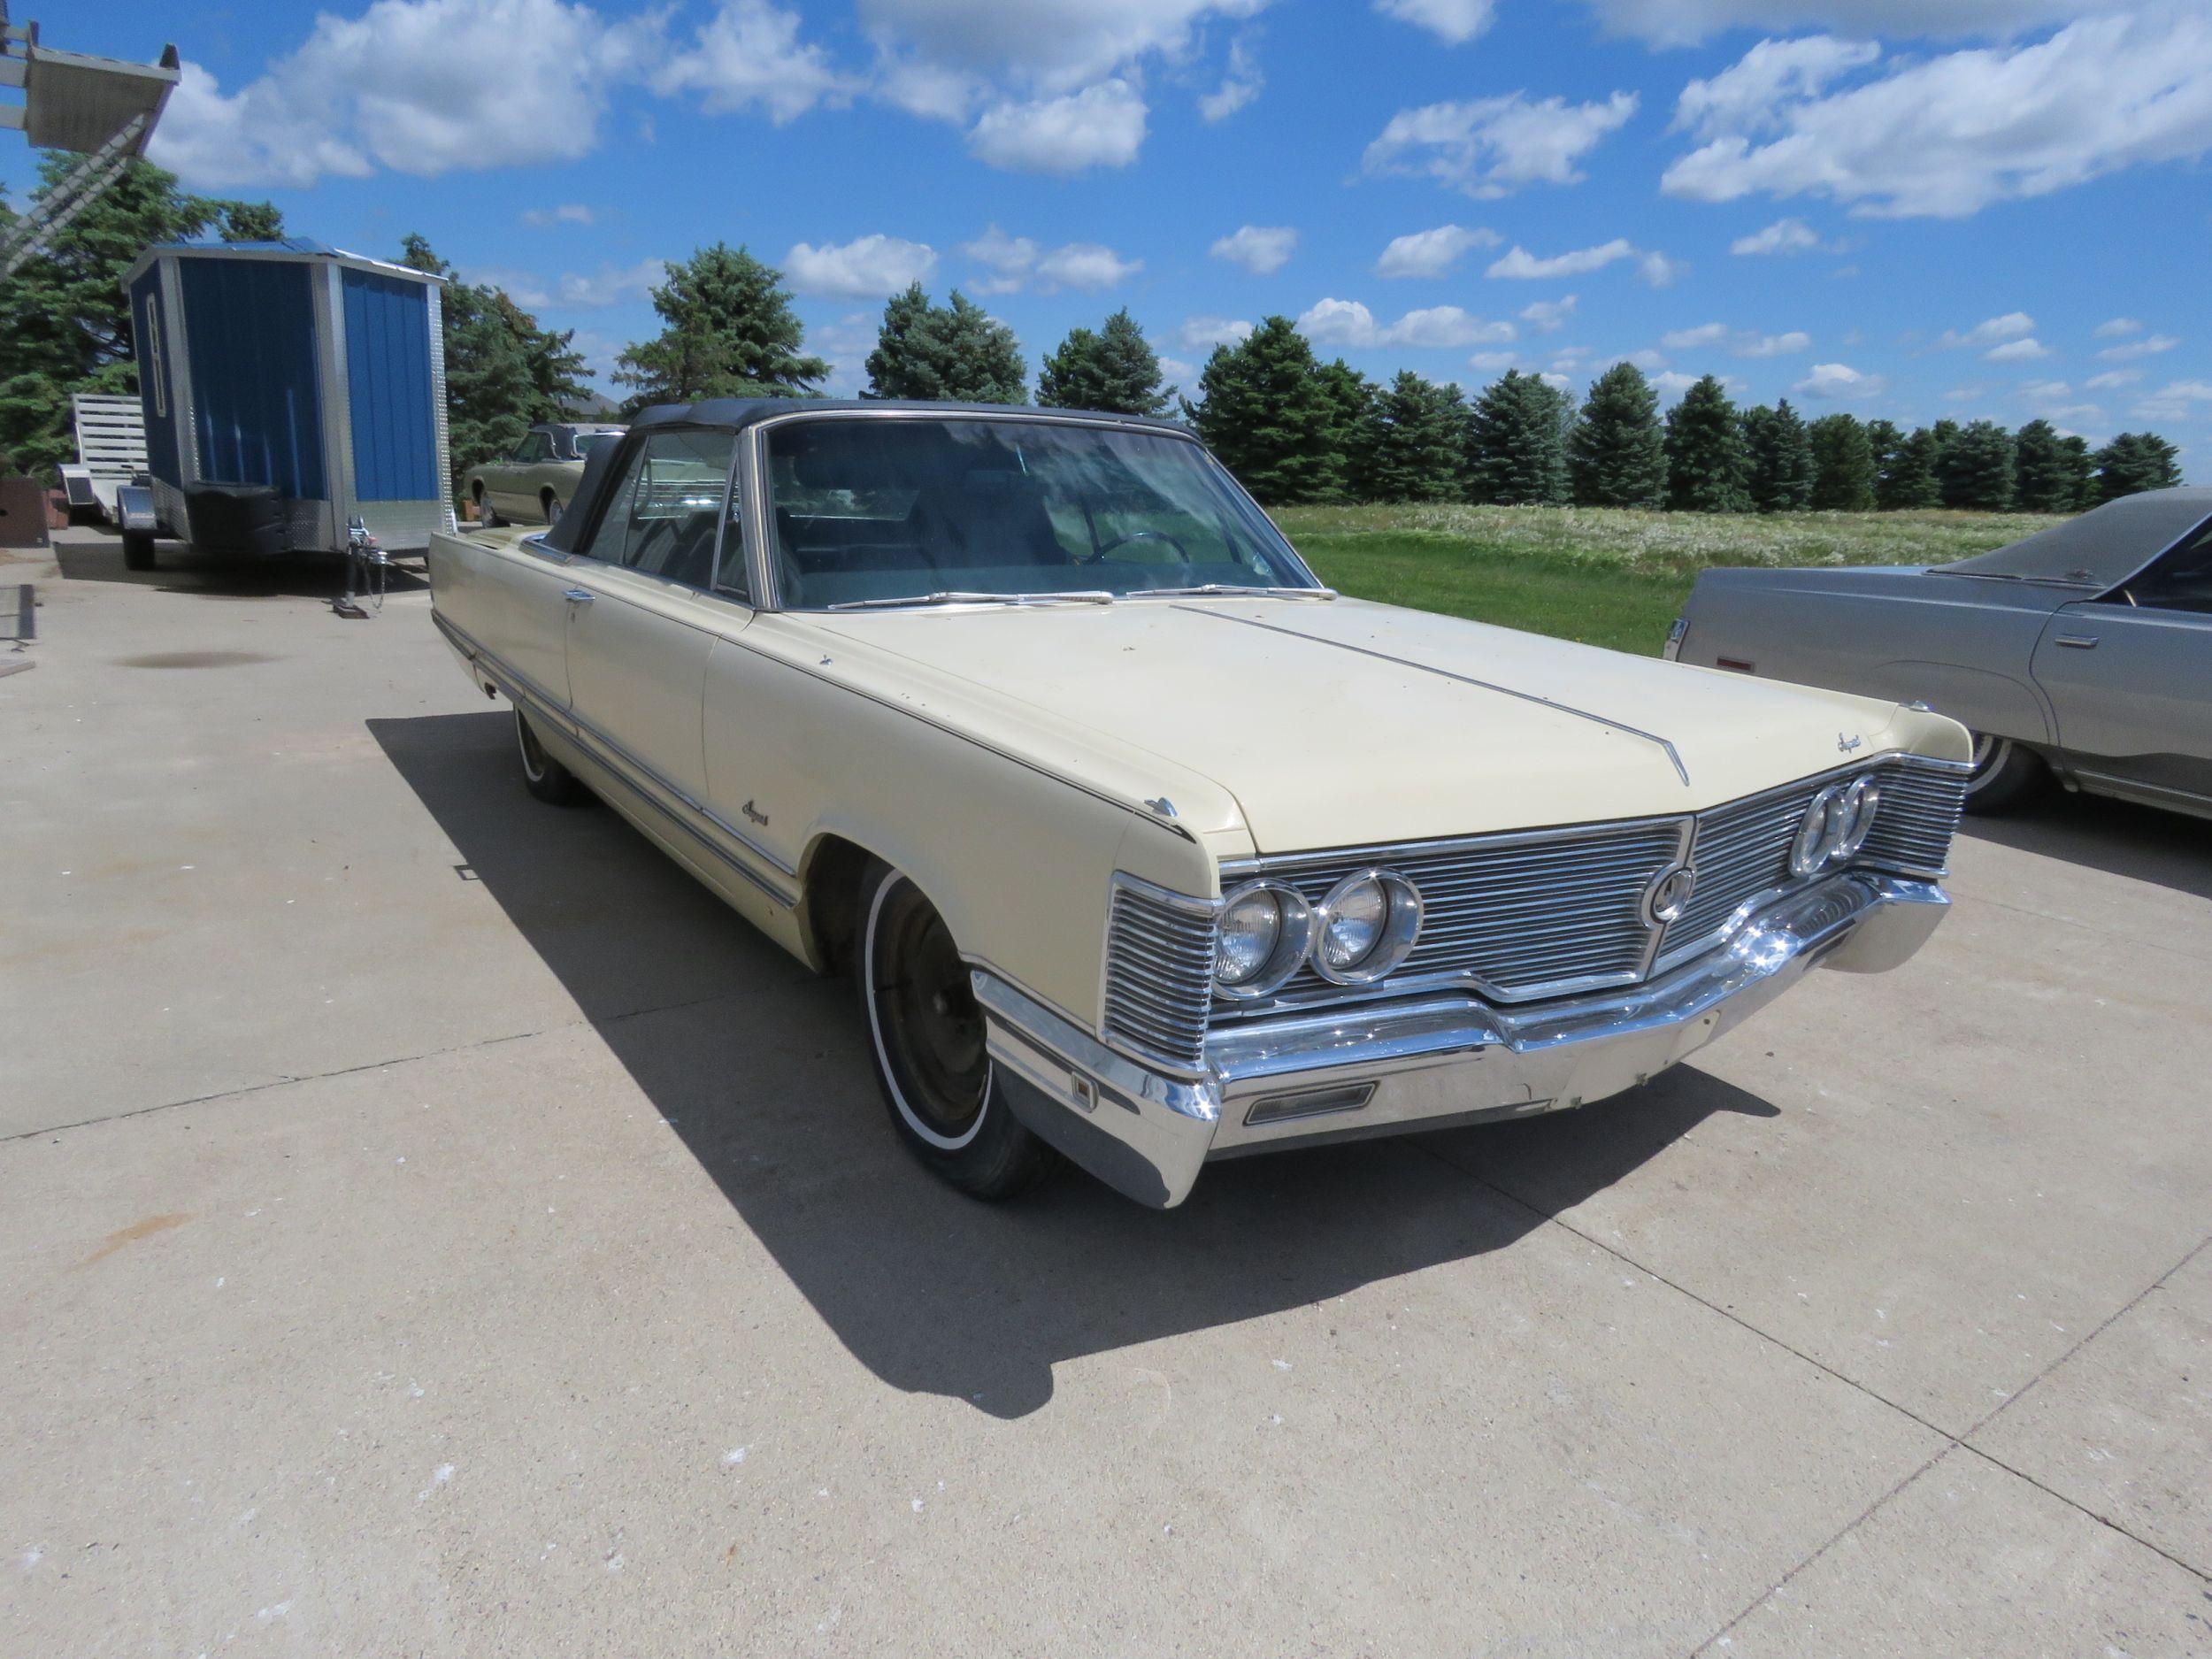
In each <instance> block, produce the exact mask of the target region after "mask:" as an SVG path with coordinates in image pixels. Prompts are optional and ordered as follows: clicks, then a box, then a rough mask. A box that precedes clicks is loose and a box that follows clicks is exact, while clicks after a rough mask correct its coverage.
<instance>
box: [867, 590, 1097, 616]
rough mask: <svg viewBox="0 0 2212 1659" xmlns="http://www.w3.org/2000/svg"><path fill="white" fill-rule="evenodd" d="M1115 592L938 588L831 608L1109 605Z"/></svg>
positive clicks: (888, 609)
mask: <svg viewBox="0 0 2212 1659" xmlns="http://www.w3.org/2000/svg"><path fill="white" fill-rule="evenodd" d="M1112 603H1114V595H1111V594H1110V593H1108V592H1107V591H1106V590H1105V589H1104V588H1071V589H1070V590H1069V591H1068V592H1066V593H1043V594H979V593H966V592H963V591H961V590H959V589H956V588H941V589H939V590H938V591H937V592H935V593H933V594H903V595H894V596H890V597H886V598H882V599H841V600H839V601H838V602H837V603H835V604H833V605H831V606H828V607H827V609H829V610H832V611H895V610H897V609H899V608H901V607H902V606H906V605H1110V604H1112Z"/></svg>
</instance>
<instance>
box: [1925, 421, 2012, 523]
mask: <svg viewBox="0 0 2212 1659" xmlns="http://www.w3.org/2000/svg"><path fill="white" fill-rule="evenodd" d="M1937 478H1938V481H1939V482H1940V483H1941V485H1942V487H1943V504H1944V505H1945V506H1947V507H1952V508H1956V509H1958V510H1959V511H1964V512H2003V511H2006V510H2007V509H2008V508H2009V507H2010V506H2011V505H2012V434H2010V433H2008V432H2007V431H2006V430H2005V429H2004V428H2003V427H2002V426H1998V425H1996V424H1995V423H1994V422H1993V421H1987V420H1975V421H1970V422H1968V423H1967V425H1966V426H1965V427H1964V428H1963V429H1962V430H1961V432H1960V433H1959V434H1958V436H1957V437H1956V438H1955V439H1954V440H1953V441H1952V442H1951V443H1950V445H1949V446H1948V447H1947V449H1945V450H1944V451H1943V459H1942V461H1941V463H1940V464H1939V469H1938V472H1937Z"/></svg>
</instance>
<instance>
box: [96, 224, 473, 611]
mask: <svg viewBox="0 0 2212 1659" xmlns="http://www.w3.org/2000/svg"><path fill="white" fill-rule="evenodd" d="M441 282H442V279H440V278H438V277H434V276H430V275H427V274H426V273H423V272H420V271H413V270H410V269H409V268H408V267H406V266H404V265H389V264H387V263H386V262H384V261H383V260H380V259H370V258H365V257H362V256H360V255H358V254H350V253H344V252H341V251H340V250H337V249H335V248H330V247H326V246H324V245H323V244H322V243H320V242H306V241H286V242H234V243H224V244H217V245H208V246H199V245H196V244H191V243H180V244H175V245H170V246H165V247H157V248H153V249H150V250H148V251H147V252H146V253H145V254H144V255H143V256H142V257H141V258H140V259H139V260H138V262H137V263H136V264H135V265H133V266H132V267H131V268H130V270H129V272H128V273H127V274H126V275H125V277H124V279H123V283H124V288H125V289H126V291H127V293H128V295H129V297H130V305H131V323H132V330H133V334H134V340H135V344H136V349H137V354H138V386H139V398H140V402H141V403H142V407H143V410H144V415H145V428H146V457H147V460H146V479H147V488H146V491H145V494H144V495H141V494H140V492H138V491H136V490H131V491H127V492H126V498H125V502H124V508H125V511H124V513H123V515H122V520H123V559H124V563H125V564H126V565H129V566H130V567H131V568H132V569H134V570H146V569H150V568H151V567H152V565H153V560H154V539H155V536H156V534H167V535H170V536H173V537H174V538H176V539H177V540H178V541H185V542H188V543H190V544H191V545H192V546H193V547H195V548H196V549H200V550H202V551H205V552H219V553H226V554H233V555H242V556H247V557H281V556H283V555H286V554H291V553H302V552H343V551H345V550H346V549H347V548H348V545H349V531H350V530H351V528H352V527H353V526H356V524H358V526H359V527H360V528H361V529H362V530H365V533H366V534H367V535H368V536H369V537H370V538H373V541H374V542H375V544H376V545H377V546H379V547H380V548H382V549H384V550H385V551H386V552H388V553H420V552H424V551H426V549H428V547H429V545H430V537H431V534H432V532H434V531H436V530H442V529H449V528H450V527H451V526H452V524H453V508H452V501H451V495H450V491H451V487H452V476H453V473H452V468H451V465H449V458H448V452H447V442H446V406H445V349H444V343H443V332H442V326H441V305H440V293H439V289H440V286H441Z"/></svg>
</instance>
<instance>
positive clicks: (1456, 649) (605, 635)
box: [430, 402, 1968, 1206]
mask: <svg viewBox="0 0 2212 1659" xmlns="http://www.w3.org/2000/svg"><path fill="white" fill-rule="evenodd" d="M430 578H431V584H432V588H433V591H434V596H435V603H436V611H437V620H438V626H440V627H441V628H442V629H443V630H444V632H445V634H446V637H447V639H448V640H449V641H450V642H451V643H452V645H453V648H454V649H455V650H456V651H457V652H458V653H459V655H460V657H461V659H462V661H463V663H464V664H465V665H466V668H467V671H468V672H469V674H470V675H471V677H472V679H473V680H475V681H476V683H477V684H478V685H479V686H480V687H482V689H483V690H484V691H485V692H486V693H487V694H492V693H503V694H505V695H507V696H508V697H509V698H511V700H512V701H513V703H514V704H515V726H516V735H517V738H518V747H519V749H520V757H521V763H522V771H523V775H524V777H525V778H526V780H527V781H528V784H529V787H530V789H531V790H532V792H533V793H534V794H536V795H539V796H541V798H543V799H546V800H549V801H556V802H565V801H572V800H576V799H579V798H581V796H582V795H583V794H584V792H585V790H586V789H587V788H588V790H589V791H590V792H591V793H592V794H594V795H598V796H600V797H602V798H603V799H604V800H605V801H606V802H607V803H609V804H611V805H612V806H613V807H614V808H615V809H616V810H618V811H620V812H622V813H623V814H624V815H625V816H626V817H627V818H630V819H631V820H632V821H633V822H634V823H635V824H636V825H637V826H638V828H639V829H641V830H642V831H643V832H644V833H646V834H647V835H648V836H649V837H651V838H652V840H653V841H656V842H657V843H658V844H659V845H660V846H661V847H662V848H663V849H664V850H665V851H666V852H667V853H668V854H669V855H670V856H672V857H673V858H675V859H676V860H677V861H678V862H679V863H680V864H683V865H684V866H685V867H686V868H687V869H688V870H689V871H691V872H692V873H693V874H695V876H697V877H698V878H699V879H700V880H701V881H703V882H704V883H705V884H706V885H707V887H710V888H711V889H712V890H713V891H714V892H715V893H717V894H718V895H720V896H721V897H722V898H724V899H726V901H728V902H729V903H730V904H731V905H733V907H734V908H735V909H737V910H739V911H740V912H741V913H742V914H743V915H744V916H745V917H747V918H749V919H750V920H751V921H752V922H753V923H755V924H756V925H757V926H759V927H761V928H762V929H764V931H765V932H766V933H768V934H769V935H770V936H771V937H772V938H773V939H774V940H776V941H778V942H779V943H780V944H781V945H783V946H784V947H785V949H788V950H789V951H791V952H792V953H793V954H794V955H795V956H799V957H800V958H801V959H803V961H805V962H806V963H808V964H810V965H812V966H814V967H816V968H818V969H824V970H829V969H838V968H845V969H849V970H850V972H852V974H853V976H854V979H855V980H856V984H857V986H858V988H859V994H860V995H859V1000H860V1003H861V1008H862V1012H863V1017H864V1022H865V1025H866V1028H867V1033H868V1040H869V1042H870V1045H871V1048H872V1052H873V1054H874V1057H875V1062H876V1070H877V1074H878V1076H879V1079H880V1081H881V1084H882V1088H883V1094H884V1097H885V1100H886V1102H887V1105H888V1107H889V1109H890V1116H891V1121H892V1123H893V1125H895V1128H896V1130H897V1132H898V1133H899V1134H900V1135H902V1137H903V1138H904V1140H905V1141H906V1142H907V1144H908V1145H909V1146H910V1148H912V1149H913V1150H914V1152H915V1153H916V1154H917V1155H918V1156H919V1157H920V1158H921V1159H922V1161H923V1162H924V1163H925V1164H928V1165H929V1166H930V1167H931V1168H933V1169H934V1170H935V1171H938V1172H939V1173H940V1174H941V1175H942V1176H944V1177H945V1178H946V1179H949V1180H950V1181H951V1182H953V1183H954V1184H955V1185H956V1186H958V1187H962V1188H964V1190H966V1191H968V1192H971V1193H974V1194H979V1195H984V1196H1002V1195H1004V1194H1010V1193H1012V1192H1015V1191H1017V1190H1018V1189H1019V1188H1021V1187H1024V1186H1025V1185H1026V1184H1027V1183H1028V1182H1029V1181H1030V1180H1031V1179H1033V1177H1034V1176H1035V1175H1037V1174H1038V1173H1039V1172H1040V1171H1041V1170H1042V1169H1043V1168H1045V1167H1046V1166H1047V1165H1048V1164H1049V1163H1050V1162H1051V1161H1052V1149H1053V1148H1057V1150H1058V1151H1059V1152H1061V1153H1064V1154H1065V1155H1066V1156H1069V1157H1071V1158H1072V1159H1073V1160H1074V1161H1075V1162H1076V1163H1078V1164H1082V1165H1083V1166H1084V1167H1085V1168H1087V1169H1088V1170H1090V1171H1092V1172H1093V1173H1094V1174H1096V1175H1097V1176H1099V1177H1100V1178H1101V1179H1103V1180H1105V1181H1107V1182H1108V1183H1110V1185H1112V1186H1113V1187H1118V1189H1119V1190H1121V1191H1122V1192H1124V1193H1125V1194H1128V1195H1129V1196H1130V1197H1132V1198H1134V1199H1137V1200H1140V1201H1141V1202H1145V1203H1148V1204H1154V1205H1160V1206H1166V1205H1171V1204H1175V1203H1179V1202H1181V1201H1182V1199H1183V1198H1184V1196H1185V1195H1186V1194H1188V1193H1189V1191H1190V1189H1191V1185H1192V1183H1193V1182H1194V1180H1195V1179H1197V1176H1198V1171H1199V1169H1200V1166H1201V1165H1202V1164H1205V1163H1206V1161H1207V1160H1208V1159H1210V1158H1223V1157H1233V1156H1239V1155H1241V1154H1245V1153H1252V1152H1263V1151H1271V1150H1273V1149H1275V1148H1281V1147H1289V1146H1297V1145H1304V1144H1310V1143H1312V1142H1315V1141H1326V1140H1330V1139H1334V1138H1339V1137H1348V1136H1354V1135H1364V1134H1373V1133H1402V1132H1405V1131H1409V1130H1415V1129H1426V1128H1432V1127H1434V1126H1436V1125H1440V1124H1444V1123H1448V1122H1464V1121H1470V1120H1475V1119H1482V1118H1511V1117H1518V1116H1521V1115H1523V1114H1525V1113H1530V1112H1538V1111H1545V1110H1551V1109H1554V1108H1558V1107H1568V1106H1577V1105H1580V1104H1582V1103H1583V1102H1586V1101H1592V1100H1595V1099H1598V1098H1599V1097H1600V1096H1601V1095H1607V1094H1614V1093H1616V1092H1617V1091H1618V1090H1621V1089H1625V1088H1629V1087H1633V1086H1634V1085H1636V1084H1639V1083H1641V1082H1642V1081H1644V1079H1647V1078H1648V1077H1650V1076H1651V1075H1652V1074H1653V1073H1655V1072H1656V1071H1661V1070H1663V1068H1664V1067H1666V1066H1668V1065H1670V1064H1672V1063H1673V1062H1675V1061H1677V1060H1678V1059H1680V1058H1682V1056H1685V1055H1686V1054H1688V1053H1690V1052H1691V1051H1692V1050H1694V1049H1695V1048H1698V1047H1700V1046H1701V1045H1702V1044H1703V1043H1705V1042H1707V1041H1710V1040H1711V1039H1712V1038H1713V1037H1714V1036H1716V1035H1717V1034H1718V1033H1720V1032H1722V1031H1724V1030H1725V1029H1726V1028H1727V1027H1728V1026H1729V1025H1731V1024H1732V1023H1733V1022H1734V1021H1735V1020H1737V1019H1739V1018H1741V1017H1742V1016H1743V1015H1745V1014H1747V1013H1748V1012H1750V1011H1751V1010H1754V1009H1755V1008H1757V1007H1758V1006H1760V1005H1761V1004H1762V1003H1763V1002H1766V1001H1768V1000H1769V999H1770V997H1772V996H1773V995H1775V994H1776V993H1777V992H1778V991H1780V990H1781V989H1782V988H1783V987H1785V986H1786V985H1788V984H1789V983H1790V982H1791V980H1792V979H1794V978H1795V977H1796V976H1797V974H1798V973H1799V972H1801V971H1803V970H1804V969H1807V968H1809V967H1811V966H1813V965H1815V964H1819V965H1821V966H1824V967H1832V968H1843V969H1847V970H1852V971H1855V972H1878V971H1880V970H1883V969H1886V968H1892V967H1894V966H1896V965H1897V964H1899V963H1901V962H1902V961H1904V960H1905V958H1906V957H1908V956H1910V955H1912V953H1913V951H1914V950H1915V949H1916V948H1917V947H1918V946H1919V945H1920V943H1921V942H1922V941H1924V940H1925V939H1926V938H1927V937H1928V934H1929V933H1930V931H1931V930H1932V928H1933V927H1934V926H1935V925H1936V923H1937V922H1938V921H1939V919H1940V918H1941V917H1942V915H1943V913H1944V910H1945V907H1946V903H1947V901H1946V899H1945V897H1944V895H1943V893H1942V890H1941V888H1940V887H1939V886H1938V885H1937V884H1938V882H1939V879H1941V877H1942V875H1943V873H1944V860H1945V857H1946V855H1947V850H1948V849H1949V845H1950V841H1951V833H1952V831H1953V829H1954V828H1955V826H1956V823H1957V818H1958V811H1959V802H1960V795H1961V792H1962V787H1963V782H1964V777H1965V773H1966V765H1965V762H1966V759H1967V753H1968V742H1967V737H1966V733H1965V732H1964V730H1963V729H1962V727H1960V726H1956V725H1955V724H1953V723H1952V722H1951V721H1949V720H1947V719H1944V718H1941V717H1939V716H1936V715H1932V714H1929V713H1926V712H1924V711H1921V710H1913V709H1905V708H1900V707H1898V706H1896V705H1895V704H1893V703H1885V702H1878V701H1874V700H1871V699H1869V698H1865V697H1854V696H1847V695H1840V694H1836V693H1831V692H1822V691H1809V690H1804V689H1801V688H1797V687H1788V686H1782V685H1776V684H1770V683H1764V682H1758V681H1750V680H1745V679H1743V678H1742V677H1740V676H1739V675H1733V674H1725V673H1720V672H1714V671H1710V670H1702V669H1695V668H1688V667H1683V666H1678V665H1676V664H1667V663H1662V662H1658V661H1655V660H1648V659H1645V658H1641V657H1624V656H1619V655H1617V654H1615V653H1613V652H1609V651H1602V650H1595V649H1589V648H1587V647H1583V646H1578V645H1569V644H1563V643H1561V642H1559V641H1555V640H1549V639H1540V638H1537V637H1534V636H1532V635H1529V634H1517V633H1512V632H1509V631H1508V630H1505V629H1502V628H1495V627H1487V626H1482V625H1479V624H1477V623H1471V622H1462V621H1456V620H1454V619H1452V618H1446V617H1439V616H1432V615H1428V614H1425V613H1423V612H1420V611H1400V610H1394V609H1392V608H1391V607H1389V606H1386V605H1376V604H1368V603H1361V602H1358V601H1356V600H1350V599H1345V598H1341V597H1339V596H1338V595H1335V594H1333V593H1332V592H1330V591H1329V589H1327V588H1325V587H1323V586H1322V585H1321V584H1320V583H1319V582H1318V581H1317V580H1315V579H1314V577H1313V575H1312V573H1311V572H1310V571H1308V570H1307V569H1306V567H1305V565H1302V563H1300V561H1299V558H1298V556H1297V555H1296V554H1295V553H1294V552H1293V551H1292V549H1291V548H1290V546H1289V545H1288V543H1286V541H1284V540H1283V538H1282V536H1281V535H1280V534H1279V533H1278V532H1277V531H1276V529H1275V527H1274V526H1273V525H1272V524H1271V523H1270V522H1269V520H1268V518H1267V517H1266V515H1265V514H1263V512H1261V511H1260V510H1259V509H1258V508H1257V507H1256V505H1254V504H1253V503H1252V501H1251V500H1250V498H1249V497H1248V496H1247V495H1245V494H1244V492H1243V491H1242V490H1241V489H1240V488H1238V487H1237V485H1236V484H1235V483H1234V482H1233V480H1231V479H1230V477H1229V475H1228V474H1227V473H1226V472H1224V471H1223V470H1222V468H1221V467H1220V466H1219V465H1217V463H1216V462H1215V461H1214V460H1213V459H1212V457H1210V456H1209V455H1208V453H1207V452H1206V450H1205V449H1203V448H1202V446H1201V445H1200V444H1199V443H1198V442H1196V441H1195V440H1194V438H1193V437H1192V436H1191V434H1189V433H1188V432H1187V431H1185V430H1183V429H1182V428H1180V427H1177V426H1170V425H1166V424H1164V423H1160V422H1154V421H1145V420H1136V419H1125V418H1121V417H1118V416H1106V415H1098V416H1089V415H1072V414H1067V413H1063V412H1054V413H1043V412H1038V411H1014V410H1007V409H1003V408H992V409H966V408H961V407H956V406H952V405H947V404H929V405H919V406H908V405H900V404H896V403H861V404H839V403H815V402H810V403H792V402H763V403H739V402H721V403H700V404H695V405H694V406H692V407H689V408H669V409H661V410H656V411H649V412H648V413H647V414H646V415H645V416H644V417H642V418H641V419H640V420H639V421H638V422H637V424H636V425H634V426H633V427H632V428H631V430H630V432H629V434H628V435H627V436H626V438H625V439H624V441H623V442H622V443H621V444H620V445H619V446H618V447H615V446H611V447H610V448H609V449H605V450H603V452H602V453H600V454H598V455H595V456H594V457H592V460H591V462H590V466H589V470H588V474H587V476H586V478H585V480H584V482H583V484H582V486H581V487H580V489H579V492H578V495H577V497H576V502H575V505H574V507H573V508H572V510H571V511H569V512H568V513H566V514H565V515H564V516H563V518H562V519H561V522H560V523H559V525H558V526H556V527H555V528H554V529H552V530H551V531H549V532H547V533H545V534H539V535H526V534H521V533H518V532H514V531H505V532H502V531H485V532H471V533H468V534H459V535H450V536H442V537H440V538H439V539H438V540H436V541H434V542H433V544H432V546H431V549H430Z"/></svg>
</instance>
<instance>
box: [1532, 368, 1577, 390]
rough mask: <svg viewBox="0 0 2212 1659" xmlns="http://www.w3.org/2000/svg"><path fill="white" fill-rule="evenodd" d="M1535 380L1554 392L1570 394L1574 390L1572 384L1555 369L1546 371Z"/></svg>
mask: <svg viewBox="0 0 2212 1659" xmlns="http://www.w3.org/2000/svg"><path fill="white" fill-rule="evenodd" d="M1536 378H1537V379H1538V380H1541V381H1543V383H1544V384H1545V385H1547V386H1548V387H1550V388H1552V390H1554V391H1555V392H1571V391H1572V390H1573V389H1574V382H1573V381H1572V380H1570V379H1568V378H1567V377H1566V376H1565V375H1563V374H1562V373H1559V372H1558V371H1557V370H1548V371H1547V372H1546V373H1542V374H1540V375H1538V376H1537V377H1536Z"/></svg>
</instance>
